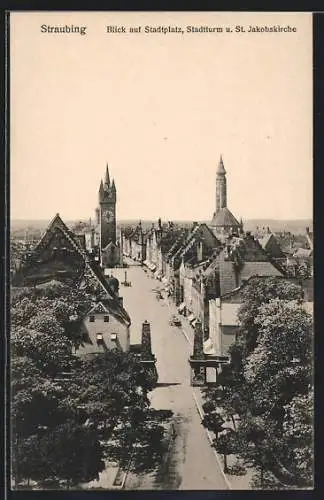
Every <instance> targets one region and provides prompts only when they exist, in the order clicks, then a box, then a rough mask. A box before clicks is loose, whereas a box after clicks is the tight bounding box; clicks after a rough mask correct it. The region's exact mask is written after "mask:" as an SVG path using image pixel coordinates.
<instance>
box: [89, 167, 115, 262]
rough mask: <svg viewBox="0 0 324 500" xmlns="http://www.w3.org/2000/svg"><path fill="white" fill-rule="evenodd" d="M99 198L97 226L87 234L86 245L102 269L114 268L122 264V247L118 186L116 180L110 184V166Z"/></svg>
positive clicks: (102, 183)
mask: <svg viewBox="0 0 324 500" xmlns="http://www.w3.org/2000/svg"><path fill="white" fill-rule="evenodd" d="M98 198H99V200H98V201H99V203H98V207H97V208H96V210H95V214H96V219H95V220H96V224H95V226H94V227H92V228H91V229H90V231H88V232H87V233H86V234H85V245H86V248H87V250H88V251H89V252H91V253H92V254H93V257H94V258H95V259H96V260H98V262H100V265H101V267H103V268H113V267H116V266H120V265H121V264H122V245H121V241H119V240H118V239H117V225H116V224H117V222H116V203H117V191H116V185H115V181H114V180H112V182H110V175H109V168H108V165H107V167H106V174H105V180H104V182H103V181H102V180H101V182H100V186H99V193H98Z"/></svg>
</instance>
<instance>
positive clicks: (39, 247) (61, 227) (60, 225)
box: [27, 214, 115, 299]
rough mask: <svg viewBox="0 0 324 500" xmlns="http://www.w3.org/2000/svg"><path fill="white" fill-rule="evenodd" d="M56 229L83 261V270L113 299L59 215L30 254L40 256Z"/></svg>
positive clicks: (98, 272)
mask: <svg viewBox="0 0 324 500" xmlns="http://www.w3.org/2000/svg"><path fill="white" fill-rule="evenodd" d="M57 229H58V230H59V231H60V232H61V233H62V235H63V236H64V237H65V238H66V239H67V240H68V241H69V243H70V244H71V246H72V247H73V248H74V250H75V251H76V253H77V254H78V255H79V257H80V258H81V259H82V260H83V262H84V269H85V270H88V272H89V273H90V274H91V275H92V276H93V277H94V278H95V280H96V281H97V282H98V283H99V284H100V286H101V287H102V289H103V291H104V292H105V293H106V294H107V296H108V297H110V298H111V299H114V298H115V295H114V293H113V291H112V290H111V289H110V288H109V286H108V284H107V282H106V280H105V277H104V275H103V273H102V270H101V268H100V267H99V266H98V264H96V263H95V262H94V261H93V260H92V259H91V257H90V256H89V255H88V253H87V252H86V250H85V249H84V248H83V247H82V245H81V243H80V241H79V240H78V238H77V237H76V236H75V235H74V233H73V232H72V231H70V230H69V229H68V227H67V226H66V225H65V224H64V222H63V221H62V219H61V217H60V215H59V214H56V215H55V217H54V218H53V219H52V221H51V222H50V224H49V226H48V227H47V229H46V230H45V232H44V234H43V235H42V237H41V239H40V240H39V241H38V243H37V244H36V245H35V247H34V248H33V250H32V254H33V255H36V256H37V254H40V253H41V252H42V251H43V249H44V248H46V245H47V244H48V242H49V241H50V240H51V237H52V234H53V232H54V231H55V230H57ZM27 266H28V264H27Z"/></svg>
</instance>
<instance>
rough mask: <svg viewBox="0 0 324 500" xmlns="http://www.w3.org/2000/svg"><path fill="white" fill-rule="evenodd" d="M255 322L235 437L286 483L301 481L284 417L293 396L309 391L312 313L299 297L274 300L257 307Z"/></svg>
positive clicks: (303, 482) (304, 395) (299, 466)
mask: <svg viewBox="0 0 324 500" xmlns="http://www.w3.org/2000/svg"><path fill="white" fill-rule="evenodd" d="M255 324H256V325H258V327H259V337H258V344H257V346H256V348H255V349H254V351H253V352H252V353H251V354H250V355H249V356H248V357H247V359H246V364H245V368H244V384H243V386H242V388H243V389H244V393H245V395H247V396H248V405H247V407H246V408H247V410H246V411H245V413H244V412H243V413H242V412H241V415H240V416H241V421H240V426H239V436H240V439H241V441H242V442H245V443H247V444H249V443H250V446H247V447H246V449H247V450H248V451H249V456H250V458H251V459H252V461H253V460H254V462H255V463H259V465H260V466H262V467H264V466H266V467H267V468H268V470H271V471H273V472H275V475H276V476H277V477H280V478H281V480H282V482H284V483H288V484H305V482H306V477H304V478H302V477H301V476H300V474H296V471H297V470H299V469H302V467H303V466H302V465H299V464H298V459H299V458H298V453H295V454H294V453H293V452H292V451H291V448H290V446H288V444H289V443H288V441H286V444H287V446H285V445H284V444H283V443H285V430H284V419H285V411H286V418H287V405H288V408H290V406H289V405H290V404H291V401H292V400H293V398H295V397H297V398H300V397H301V396H303V397H306V396H307V394H308V392H309V387H310V384H311V380H312V378H311V376H312V364H311V354H312V349H311V346H312V318H311V316H310V315H309V314H308V313H307V312H306V311H305V310H304V309H303V306H302V304H300V303H299V302H298V301H283V300H278V299H275V300H271V301H270V302H269V303H268V304H265V305H263V306H262V307H260V308H259V314H258V316H257V317H256V318H255ZM242 392H243V391H242ZM298 400H299V399H298ZM285 406H286V410H285ZM290 444H291V443H290ZM308 449H309V447H308ZM260 454H261V455H262V458H260ZM253 455H254V458H253Z"/></svg>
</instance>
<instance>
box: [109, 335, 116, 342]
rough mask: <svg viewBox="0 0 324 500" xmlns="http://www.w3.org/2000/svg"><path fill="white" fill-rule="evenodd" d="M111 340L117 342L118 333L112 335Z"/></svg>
mask: <svg viewBox="0 0 324 500" xmlns="http://www.w3.org/2000/svg"><path fill="white" fill-rule="evenodd" d="M110 340H112V341H115V340H117V333H112V334H111V335H110Z"/></svg>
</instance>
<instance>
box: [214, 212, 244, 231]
mask: <svg viewBox="0 0 324 500" xmlns="http://www.w3.org/2000/svg"><path fill="white" fill-rule="evenodd" d="M210 225H211V226H212V227H240V223H239V222H238V221H237V220H236V219H235V217H234V215H233V214H232V212H230V210H229V209H228V208H227V207H224V208H220V209H219V210H218V212H216V213H215V214H214V217H213V220H212V221H211V224H210Z"/></svg>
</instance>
